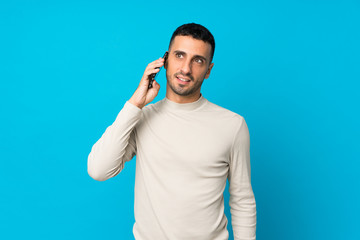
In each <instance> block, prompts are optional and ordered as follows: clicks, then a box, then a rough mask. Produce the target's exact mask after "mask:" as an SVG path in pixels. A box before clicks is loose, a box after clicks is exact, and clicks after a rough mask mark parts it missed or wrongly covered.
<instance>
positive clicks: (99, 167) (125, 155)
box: [88, 58, 164, 181]
mask: <svg viewBox="0 0 360 240" xmlns="http://www.w3.org/2000/svg"><path fill="white" fill-rule="evenodd" d="M162 65H164V59H163V58H159V59H158V60H155V61H153V62H151V63H149V64H148V66H147V67H146V69H145V72H144V74H143V76H142V78H141V81H140V83H139V86H138V88H137V89H136V91H135V93H134V94H133V96H132V97H131V98H130V100H129V101H127V102H126V103H125V105H124V107H123V109H122V110H121V111H120V113H119V114H118V116H117V117H116V120H115V121H114V123H113V124H112V125H111V126H109V127H108V128H107V129H106V131H105V133H104V134H103V135H102V136H101V138H100V139H99V140H98V141H97V142H96V143H95V144H94V146H93V147H92V149H91V152H90V154H89V156H88V173H89V175H90V176H91V177H92V178H94V179H95V180H98V181H105V180H107V179H109V178H112V177H114V176H116V175H117V174H118V173H119V172H121V170H122V169H123V168H124V163H125V162H126V161H130V160H131V159H132V158H133V157H134V156H135V154H136V142H135V126H136V124H137V123H138V121H139V120H140V118H141V113H142V111H141V109H142V108H143V107H144V106H145V105H146V104H148V103H149V102H151V101H152V100H154V98H155V97H156V95H157V94H158V92H159V89H160V85H159V84H158V83H157V82H156V80H154V82H153V87H152V88H150V89H149V76H150V75H151V74H154V73H157V72H159V71H160V69H159V68H160V67H161V66H162Z"/></svg>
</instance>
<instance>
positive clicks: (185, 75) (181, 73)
mask: <svg viewBox="0 0 360 240" xmlns="http://www.w3.org/2000/svg"><path fill="white" fill-rule="evenodd" d="M174 75H175V77H177V76H178V75H182V76H184V77H188V78H190V79H191V81H194V78H193V76H191V74H190V73H188V74H185V73H183V72H177V73H175V74H174Z"/></svg>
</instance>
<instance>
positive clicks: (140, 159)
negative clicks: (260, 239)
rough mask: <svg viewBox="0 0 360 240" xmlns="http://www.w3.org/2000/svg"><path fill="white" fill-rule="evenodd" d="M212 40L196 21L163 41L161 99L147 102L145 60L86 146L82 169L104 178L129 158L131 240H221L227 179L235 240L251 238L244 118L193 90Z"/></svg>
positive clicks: (155, 66) (204, 73)
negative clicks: (126, 94) (120, 103)
mask: <svg viewBox="0 0 360 240" xmlns="http://www.w3.org/2000/svg"><path fill="white" fill-rule="evenodd" d="M214 50H215V41H214V38H213V36H212V34H211V33H210V32H209V31H208V30H207V29H206V28H205V27H203V26H201V25H199V24H194V23H191V24H185V25H182V26H180V27H179V28H177V29H176V31H175V32H174V33H173V36H172V37H171V40H170V45H169V50H168V53H169V55H168V58H167V61H166V63H165V66H164V68H165V69H166V78H167V86H166V97H165V98H164V99H162V100H160V101H159V102H157V103H154V104H149V105H147V104H148V103H150V102H151V101H152V100H153V99H154V98H155V97H156V95H157V94H158V92H159V89H160V85H159V84H158V83H157V82H156V81H154V82H153V87H152V88H149V76H150V75H151V74H153V73H156V72H158V71H159V67H161V66H163V65H164V59H162V58H160V59H158V60H155V61H153V62H151V63H150V64H149V65H148V66H147V67H146V69H145V72H144V75H143V77H142V79H141V81H140V84H139V86H138V88H137V89H136V91H135V93H134V94H133V96H132V97H131V98H130V100H129V101H127V102H126V103H125V105H124V107H123V109H122V110H121V111H120V113H119V114H118V116H117V117H116V120H115V121H114V123H113V124H112V125H111V126H109V127H108V128H107V129H106V131H105V133H104V134H103V135H102V136H101V138H100V139H99V140H98V141H97V142H96V143H95V144H94V146H93V147H92V149H91V152H90V154H89V157H88V172H89V175H90V176H91V177H92V178H94V179H96V180H98V181H105V180H107V179H109V178H111V177H114V176H116V175H117V174H118V173H119V172H120V171H122V169H123V168H124V164H125V162H127V161H129V160H131V159H132V158H133V157H134V156H135V155H136V156H137V157H136V179H135V224H134V227H133V233H134V237H135V239H137V240H162V239H164V240H165V239H169V240H185V239H189V240H190V239H191V240H195V239H199V240H200V239H203V240H224V239H228V237H229V233H228V231H227V223H228V221H227V218H226V216H225V214H224V198H223V192H224V189H225V186H226V179H228V180H229V184H230V185H229V192H230V202H229V205H230V207H231V209H230V211H231V219H232V226H233V231H234V238H235V239H255V238H256V203H255V197H254V194H253V190H252V186H251V178H250V137H249V130H248V127H247V124H246V122H245V119H244V118H243V117H242V116H240V115H238V114H236V113H233V112H231V111H229V110H226V109H224V108H222V107H220V106H217V105H215V104H213V103H211V102H209V101H208V100H207V99H205V98H204V97H203V96H202V94H201V85H202V83H203V81H204V79H207V78H208V77H209V75H210V72H211V69H212V67H213V66H214V63H212V58H213V55H214Z"/></svg>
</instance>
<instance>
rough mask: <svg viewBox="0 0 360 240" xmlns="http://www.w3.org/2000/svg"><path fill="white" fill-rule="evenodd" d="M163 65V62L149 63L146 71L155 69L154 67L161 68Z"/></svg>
mask: <svg viewBox="0 0 360 240" xmlns="http://www.w3.org/2000/svg"><path fill="white" fill-rule="evenodd" d="M163 65H164V61H156V62H152V63H150V64H149V65H148V66H147V67H146V69H151V68H156V67H161V66H163Z"/></svg>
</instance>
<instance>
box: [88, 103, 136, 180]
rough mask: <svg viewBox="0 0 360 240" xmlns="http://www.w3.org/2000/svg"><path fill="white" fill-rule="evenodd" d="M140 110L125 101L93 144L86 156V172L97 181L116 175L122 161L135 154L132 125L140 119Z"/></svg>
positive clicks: (122, 165) (122, 166)
mask: <svg viewBox="0 0 360 240" xmlns="http://www.w3.org/2000/svg"><path fill="white" fill-rule="evenodd" d="M141 114H142V110H141V109H140V108H138V107H136V106H135V105H133V104H131V103H129V102H126V103H125V105H124V107H123V108H122V110H121V111H120V112H119V114H118V115H117V117H116V119H115V121H114V122H113V124H112V125H110V126H109V127H108V128H107V129H106V130H105V132H104V133H103V135H102V136H101V138H100V139H99V140H98V141H97V142H96V143H95V144H94V145H93V147H92V148H91V152H90V154H89V156H88V173H89V175H90V176H91V177H92V178H93V179H95V180H98V181H105V180H107V179H109V178H111V177H114V176H116V175H117V174H118V173H119V172H121V170H122V169H123V168H124V163H125V162H126V161H129V160H131V159H132V158H133V157H134V155H135V154H136V142H135V133H134V127H135V126H136V124H137V122H138V121H139V120H140V118H141Z"/></svg>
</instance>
